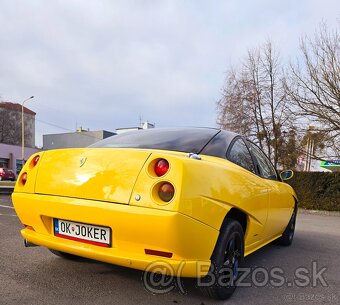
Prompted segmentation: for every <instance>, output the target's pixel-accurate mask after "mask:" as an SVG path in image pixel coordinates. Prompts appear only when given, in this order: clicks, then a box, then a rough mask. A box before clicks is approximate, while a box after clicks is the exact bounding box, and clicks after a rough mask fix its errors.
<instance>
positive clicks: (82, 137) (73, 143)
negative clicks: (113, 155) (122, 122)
mask: <svg viewBox="0 0 340 305" xmlns="http://www.w3.org/2000/svg"><path fill="white" fill-rule="evenodd" d="M115 134H116V133H114V132H111V131H106V130H97V131H90V130H89V129H83V128H82V127H80V128H78V129H77V130H76V132H68V133H58V134H46V135H43V148H44V150H49V149H58V148H77V147H78V148H79V147H87V146H89V145H91V144H93V143H95V142H98V141H99V140H103V139H106V138H108V137H111V136H114V135H115Z"/></svg>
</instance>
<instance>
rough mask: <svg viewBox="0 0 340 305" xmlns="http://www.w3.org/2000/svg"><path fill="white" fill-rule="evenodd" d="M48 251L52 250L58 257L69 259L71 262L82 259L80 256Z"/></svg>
mask: <svg viewBox="0 0 340 305" xmlns="http://www.w3.org/2000/svg"><path fill="white" fill-rule="evenodd" d="M48 250H50V251H51V252H52V253H53V254H54V255H56V256H59V257H62V258H66V259H69V260H79V259H80V258H81V257H80V256H77V255H73V254H69V253H65V252H62V251H57V250H53V249H48Z"/></svg>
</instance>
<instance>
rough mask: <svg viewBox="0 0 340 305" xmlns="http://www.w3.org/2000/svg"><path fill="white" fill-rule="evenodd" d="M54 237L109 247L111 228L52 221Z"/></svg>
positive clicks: (60, 220)
mask: <svg viewBox="0 0 340 305" xmlns="http://www.w3.org/2000/svg"><path fill="white" fill-rule="evenodd" d="M53 224H54V235H55V236H58V237H62V238H66V239H70V240H75V241H80V242H83V243H87V244H92V245H96V246H101V247H110V246H111V228H108V227H101V226H94V225H90V224H85V223H79V222H73V221H68V220H62V219H57V218H54V219H53Z"/></svg>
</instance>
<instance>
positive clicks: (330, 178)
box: [287, 172, 340, 211]
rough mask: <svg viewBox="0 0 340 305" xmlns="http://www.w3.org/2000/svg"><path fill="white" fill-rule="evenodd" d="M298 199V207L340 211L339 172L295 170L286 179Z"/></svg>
mask: <svg viewBox="0 0 340 305" xmlns="http://www.w3.org/2000/svg"><path fill="white" fill-rule="evenodd" d="M287 183H288V184H290V185H291V186H292V187H293V188H294V190H295V192H296V194H297V196H298V201H299V207H301V208H305V209H312V210H327V211H340V172H337V173H330V172H295V173H294V177H293V178H292V179H290V180H288V181H287Z"/></svg>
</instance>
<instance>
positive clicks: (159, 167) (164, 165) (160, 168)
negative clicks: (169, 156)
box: [155, 159, 169, 177]
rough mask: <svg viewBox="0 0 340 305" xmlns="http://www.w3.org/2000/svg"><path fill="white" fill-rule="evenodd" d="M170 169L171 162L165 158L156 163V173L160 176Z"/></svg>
mask: <svg viewBox="0 0 340 305" xmlns="http://www.w3.org/2000/svg"><path fill="white" fill-rule="evenodd" d="M168 170H169V162H168V161H167V160H165V159H160V160H158V161H157V162H156V164H155V173H156V175H157V176H158V177H161V176H164V175H165V174H166V173H167V172H168Z"/></svg>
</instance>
